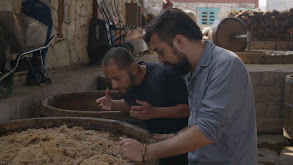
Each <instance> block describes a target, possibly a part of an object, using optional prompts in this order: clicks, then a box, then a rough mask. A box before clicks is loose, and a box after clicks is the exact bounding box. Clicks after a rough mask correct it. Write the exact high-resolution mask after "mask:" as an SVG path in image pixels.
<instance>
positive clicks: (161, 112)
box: [156, 104, 190, 118]
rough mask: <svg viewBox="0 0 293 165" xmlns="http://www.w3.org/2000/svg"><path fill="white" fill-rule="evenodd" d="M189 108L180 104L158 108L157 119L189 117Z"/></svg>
mask: <svg viewBox="0 0 293 165" xmlns="http://www.w3.org/2000/svg"><path fill="white" fill-rule="evenodd" d="M189 112H190V111H189V106H188V105H187V104H178V105H176V106H172V107H156V116H157V118H181V117H187V116H189Z"/></svg>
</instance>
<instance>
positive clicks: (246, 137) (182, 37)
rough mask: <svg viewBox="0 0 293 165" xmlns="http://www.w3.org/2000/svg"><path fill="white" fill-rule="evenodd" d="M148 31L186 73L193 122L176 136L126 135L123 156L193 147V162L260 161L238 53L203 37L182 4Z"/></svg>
mask: <svg viewBox="0 0 293 165" xmlns="http://www.w3.org/2000/svg"><path fill="white" fill-rule="evenodd" d="M145 31H146V32H145V35H144V39H145V41H146V42H147V43H150V46H151V47H152V49H153V50H155V51H156V52H157V54H158V57H159V60H160V62H162V63H164V64H166V65H169V66H171V67H172V68H173V69H174V71H175V72H176V73H178V74H181V75H182V76H183V75H186V74H187V76H186V84H187V90H188V93H189V94H188V102H189V108H190V116H189V120H188V127H187V128H186V129H184V130H182V131H180V132H179V133H178V135H176V136H169V135H160V136H159V135H157V137H159V139H161V140H162V141H160V142H157V143H153V144H147V145H146V144H141V143H139V142H138V141H136V140H134V139H130V138H122V137H121V138H120V139H121V141H120V143H119V144H120V146H121V148H120V154H121V156H122V157H123V158H124V159H128V160H133V161H145V160H153V159H158V158H164V157H168V156H173V155H178V154H182V153H186V152H189V153H188V161H189V164H190V165H197V164H201V165H207V164H208V165H235V164H238V165H247V164H249V165H255V164H257V140H256V138H257V136H256V117H255V107H254V106H255V105H254V95H253V90H252V85H251V81H250V77H249V74H248V72H247V70H246V67H245V65H244V64H243V63H242V61H241V60H240V59H239V58H238V57H237V55H236V54H235V53H233V52H231V51H228V50H225V49H223V48H220V47H217V46H215V45H214V44H213V43H212V42H210V41H207V42H202V41H201V39H202V33H201V31H200V28H199V27H198V25H197V24H196V23H195V22H194V21H192V19H191V18H190V17H189V16H188V15H186V13H184V12H183V11H182V10H179V9H167V10H165V11H164V12H163V13H161V14H159V15H158V16H157V17H156V18H154V19H153V21H152V22H150V23H149V24H148V25H147V27H146V28H145Z"/></svg>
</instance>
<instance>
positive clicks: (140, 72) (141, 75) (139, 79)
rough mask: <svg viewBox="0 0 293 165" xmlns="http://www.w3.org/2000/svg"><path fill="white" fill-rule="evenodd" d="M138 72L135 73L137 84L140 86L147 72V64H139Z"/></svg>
mask: <svg viewBox="0 0 293 165" xmlns="http://www.w3.org/2000/svg"><path fill="white" fill-rule="evenodd" d="M137 66H138V68H137V73H136V75H135V85H136V86H139V85H140V84H141V82H142V81H143V79H144V77H145V74H146V65H139V64H137Z"/></svg>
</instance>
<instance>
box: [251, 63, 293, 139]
mask: <svg viewBox="0 0 293 165" xmlns="http://www.w3.org/2000/svg"><path fill="white" fill-rule="evenodd" d="M276 68H277V67H276ZM248 70H250V71H249V74H250V77H251V81H252V85H253V90H254V99H255V108H256V117H257V120H256V121H257V132H258V133H282V128H283V118H284V108H285V106H284V96H285V78H286V75H288V74H293V72H292V71H288V70H287V71H274V70H273V69H269V70H268V71H257V69H254V68H252V67H249V66H248Z"/></svg>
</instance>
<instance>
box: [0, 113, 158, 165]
mask: <svg viewBox="0 0 293 165" xmlns="http://www.w3.org/2000/svg"><path fill="white" fill-rule="evenodd" d="M62 125H67V127H74V126H80V127H83V128H85V129H89V130H99V131H107V132H111V133H117V134H121V135H126V136H127V137H130V138H134V139H136V140H138V141H140V142H141V143H147V144H150V143H153V142H154V140H153V139H152V136H151V134H150V133H149V132H148V131H147V130H145V129H142V128H140V127H137V126H135V125H132V124H128V123H125V122H120V121H117V120H110V119H97V118H81V117H75V118H74V117H44V118H33V119H23V120H14V121H9V122H1V123H0V136H6V135H7V134H8V133H13V132H19V131H24V130H27V129H31V128H35V129H38V128H52V127H60V126H62ZM117 152H119V151H117ZM155 162H156V161H155V160H154V161H148V162H146V163H144V164H150V165H151V164H155ZM126 164H127V165H135V164H141V163H136V162H127V163H126Z"/></svg>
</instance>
